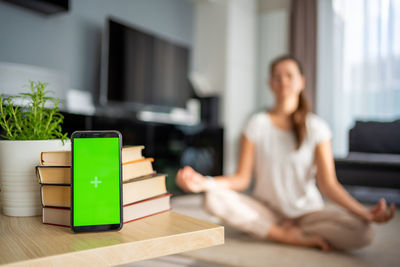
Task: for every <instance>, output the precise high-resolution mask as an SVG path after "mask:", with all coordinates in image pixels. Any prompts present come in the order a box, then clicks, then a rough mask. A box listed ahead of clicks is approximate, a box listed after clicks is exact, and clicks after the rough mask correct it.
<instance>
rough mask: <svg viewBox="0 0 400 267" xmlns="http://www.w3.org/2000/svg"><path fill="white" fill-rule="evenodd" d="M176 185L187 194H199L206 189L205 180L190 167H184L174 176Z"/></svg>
mask: <svg viewBox="0 0 400 267" xmlns="http://www.w3.org/2000/svg"><path fill="white" fill-rule="evenodd" d="M176 183H177V184H178V185H179V187H180V188H182V189H183V190H185V191H187V192H192V193H199V192H203V191H204V190H205V189H206V183H207V179H206V178H205V177H204V176H203V175H201V174H200V173H198V172H196V171H195V170H193V168H192V167H189V166H186V167H184V168H183V169H180V170H179V171H178V173H177V174H176Z"/></svg>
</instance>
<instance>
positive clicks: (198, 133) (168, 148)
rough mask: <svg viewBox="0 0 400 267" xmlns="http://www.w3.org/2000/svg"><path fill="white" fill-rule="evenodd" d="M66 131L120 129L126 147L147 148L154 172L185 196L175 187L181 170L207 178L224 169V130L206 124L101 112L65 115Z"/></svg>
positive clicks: (64, 125)
mask: <svg viewBox="0 0 400 267" xmlns="http://www.w3.org/2000/svg"><path fill="white" fill-rule="evenodd" d="M63 115H64V123H63V131H64V132H67V133H68V136H70V135H71V133H72V132H74V131H77V130H118V131H120V132H121V133H122V137H123V144H124V145H144V146H145V149H144V151H143V154H144V156H146V157H152V158H154V169H155V170H156V171H157V172H160V173H166V174H168V178H167V188H168V190H169V192H171V193H173V194H181V193H183V192H182V191H181V190H180V189H179V188H178V187H177V186H176V185H175V175H176V172H177V171H178V169H179V168H181V167H183V166H184V165H190V166H192V167H193V168H194V169H196V170H197V171H199V172H201V173H203V174H205V175H211V176H215V175H220V174H222V170H223V128H222V127H220V126H214V125H213V126H209V125H207V124H202V123H200V124H198V125H184V124H179V123H169V122H167V121H165V122H156V121H142V120H138V119H137V113H134V112H125V113H124V112H121V110H105V109H103V110H102V109H98V111H97V112H96V113H95V114H93V115H82V114H72V113H67V112H63Z"/></svg>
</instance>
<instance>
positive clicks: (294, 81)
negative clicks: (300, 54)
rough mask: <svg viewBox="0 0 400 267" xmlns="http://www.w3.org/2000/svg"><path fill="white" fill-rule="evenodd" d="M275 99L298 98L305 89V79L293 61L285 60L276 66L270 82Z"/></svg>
mask: <svg viewBox="0 0 400 267" xmlns="http://www.w3.org/2000/svg"><path fill="white" fill-rule="evenodd" d="M269 86H270V87H271V89H272V92H273V93H274V95H275V97H276V98H278V99H284V98H287V97H298V96H299V94H300V93H301V91H302V90H303V89H304V87H305V78H304V76H303V75H302V74H301V73H300V70H299V68H298V66H297V64H296V62H294V61H293V60H290V59H288V60H284V61H281V62H279V63H278V64H276V65H275V67H274V69H273V70H272V74H271V77H270V80H269Z"/></svg>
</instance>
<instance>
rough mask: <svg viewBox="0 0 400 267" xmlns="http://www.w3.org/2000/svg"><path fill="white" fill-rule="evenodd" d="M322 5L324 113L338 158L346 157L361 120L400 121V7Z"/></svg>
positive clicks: (376, 1)
mask: <svg viewBox="0 0 400 267" xmlns="http://www.w3.org/2000/svg"><path fill="white" fill-rule="evenodd" d="M319 4H320V7H319V8H318V23H319V25H320V26H321V27H320V29H319V33H321V36H319V37H320V38H319V40H318V46H319V47H320V48H321V49H320V50H321V51H319V53H318V57H319V59H318V73H321V75H320V77H319V78H318V83H317V84H318V85H317V86H318V89H317V92H318V94H317V95H318V102H319V103H318V104H319V105H318V113H321V115H323V117H324V116H325V117H324V118H325V119H327V120H328V122H329V123H330V126H331V128H332V131H333V136H334V138H333V151H334V153H335V155H336V156H345V155H346V154H347V152H348V134H349V129H350V128H351V127H352V126H353V125H354V122H355V120H378V121H391V120H394V119H397V118H399V117H400V1H398V0H352V1H347V0H329V1H320V2H319ZM329 90H330V92H329Z"/></svg>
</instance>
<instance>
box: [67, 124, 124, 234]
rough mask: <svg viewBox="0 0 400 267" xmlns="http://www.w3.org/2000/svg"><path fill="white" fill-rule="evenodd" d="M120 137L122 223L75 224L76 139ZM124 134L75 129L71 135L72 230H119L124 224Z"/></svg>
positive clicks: (78, 231) (80, 231)
mask: <svg viewBox="0 0 400 267" xmlns="http://www.w3.org/2000/svg"><path fill="white" fill-rule="evenodd" d="M107 137H118V139H119V174H120V175H119V187H120V190H119V192H120V223H119V224H104V225H87V226H74V224H73V222H74V198H73V197H74V163H73V162H74V139H75V138H107ZM121 150H122V135H121V133H120V132H119V131H114V130H112V131H75V132H73V133H72V135H71V156H72V159H71V230H72V231H73V232H74V233H83V232H99V231H118V230H121V229H122V225H123V203H122V200H123V197H122V164H121V162H122V158H121V157H122V155H121Z"/></svg>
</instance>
